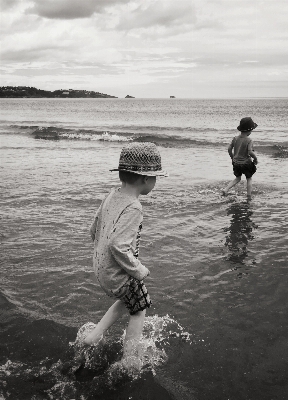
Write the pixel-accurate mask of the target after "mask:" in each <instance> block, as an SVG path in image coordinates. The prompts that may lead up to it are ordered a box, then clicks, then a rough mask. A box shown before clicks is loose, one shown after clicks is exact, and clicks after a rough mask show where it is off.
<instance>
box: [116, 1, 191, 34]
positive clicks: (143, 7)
mask: <svg viewBox="0 0 288 400" xmlns="http://www.w3.org/2000/svg"><path fill="white" fill-rule="evenodd" d="M195 22H196V13H195V9H194V7H193V5H192V4H191V2H186V1H183V0H178V1H177V2H174V1H172V2H171V1H157V2H155V1H145V2H143V3H142V2H141V4H140V5H139V6H137V7H136V8H135V9H134V10H131V11H130V12H129V13H128V12H127V13H123V14H122V15H121V16H120V18H119V23H118V25H117V26H116V29H119V30H130V29H140V28H151V27H155V26H158V27H166V28H170V27H173V26H175V25H178V26H179V25H180V26H181V25H183V24H188V25H193V24H194V23H195Z"/></svg>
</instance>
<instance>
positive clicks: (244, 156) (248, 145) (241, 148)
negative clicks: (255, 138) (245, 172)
mask: <svg viewBox="0 0 288 400" xmlns="http://www.w3.org/2000/svg"><path fill="white" fill-rule="evenodd" d="M232 145H233V147H234V156H233V162H235V163H236V164H245V163H247V162H249V161H251V158H250V156H249V151H250V150H253V142H252V140H251V139H250V138H249V137H248V136H247V135H239V136H235V137H234V139H233V140H232Z"/></svg>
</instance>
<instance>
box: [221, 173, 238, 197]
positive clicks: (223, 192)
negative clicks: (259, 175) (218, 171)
mask: <svg viewBox="0 0 288 400" xmlns="http://www.w3.org/2000/svg"><path fill="white" fill-rule="evenodd" d="M240 181H241V176H237V177H236V178H235V179H233V181H231V182H230V183H229V185H228V186H227V187H226V188H225V189H223V190H222V194H223V196H225V195H226V194H227V193H228V191H229V190H230V189H231V188H232V187H233V186H235V185H237V183H239V182H240Z"/></svg>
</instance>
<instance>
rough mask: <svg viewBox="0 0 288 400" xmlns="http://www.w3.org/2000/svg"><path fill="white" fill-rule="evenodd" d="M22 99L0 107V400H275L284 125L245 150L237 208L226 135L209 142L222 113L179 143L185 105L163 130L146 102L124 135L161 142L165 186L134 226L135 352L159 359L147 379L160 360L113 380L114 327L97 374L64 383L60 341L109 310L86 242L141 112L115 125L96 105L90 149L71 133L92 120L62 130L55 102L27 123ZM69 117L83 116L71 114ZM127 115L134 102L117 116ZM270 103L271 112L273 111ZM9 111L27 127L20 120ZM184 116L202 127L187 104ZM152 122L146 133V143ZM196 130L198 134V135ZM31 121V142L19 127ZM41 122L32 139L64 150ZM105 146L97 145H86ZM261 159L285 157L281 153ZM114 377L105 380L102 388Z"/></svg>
mask: <svg viewBox="0 0 288 400" xmlns="http://www.w3.org/2000/svg"><path fill="white" fill-rule="evenodd" d="M9 100H11V99H9ZM21 100H24V102H21V101H20V103H19V100H17V101H18V103H17V102H16V100H15V102H16V103H15V104H16V105H17V107H18V108H17V110H18V113H16V109H15V107H16V105H15V104H14V103H13V102H12V103H13V104H14V105H13V107H14V108H13V107H12V105H11V102H10V103H5V107H4V106H3V110H4V109H5V110H6V111H5V121H4V118H2V125H1V128H2V134H1V136H0V138H1V173H2V178H1V239H2V240H1V250H2V257H1V286H0V288H1V297H0V302H1V306H2V307H1V309H2V312H1V332H0V337H1V341H0V348H1V359H0V361H1V362H0V365H2V367H1V366H0V376H1V378H2V388H1V390H2V396H3V397H4V398H5V399H6V398H7V399H37V400H38V399H51V398H54V399H58V398H63V399H65V398H66V399H72V398H81V396H82V398H87V399H89V398H95V393H96V392H97V393H98V396H99V393H101V396H102V397H100V398H103V399H105V400H106V399H107V400H109V399H116V398H117V399H125V400H126V399H128V398H131V399H132V398H133V399H141V398H143V399H156V398H157V399H158V400H161V399H163V400H164V399H165V400H168V399H170V398H171V399H193V398H195V399H197V400H198V399H199V400H206V399H207V400H208V399H209V400H210V399H211V398H213V399H219V400H223V399H236V400H238V399H239V400H242V399H243V400H244V399H245V400H246V399H253V400H254V399H256V400H257V399H261V400H262V399H267V400H268V399H273V400H274V399H276V400H278V399H283V400H284V399H286V398H287V393H288V386H287V385H288V383H287V382H288V369H287V356H288V353H287V352H288V342H287V339H286V338H287V331H288V322H287V250H286V249H287V244H288V228H287V221H288V210H287V205H288V193H287V189H288V178H287V172H288V167H287V158H286V156H285V154H286V153H285V146H286V142H287V133H286V131H285V128H284V125H285V123H284V122H285V121H284V120H285V117H284V116H283V115H282V114H281V115H280V116H279V115H278V119H277V115H275V114H273V115H271V116H270V117H269V118H268V119H270V120H271V121H273V123H274V122H275V121H277V120H278V121H279V126H278V127H274V136H273V137H272V138H271V137H270V138H269V140H268V139H267V142H265V146H264V147H263V146H260V144H261V145H262V144H263V142H261V143H259V144H258V150H257V148H256V151H258V158H259V166H258V170H257V173H256V175H255V178H254V191H253V199H252V201H250V202H247V200H246V193H245V184H244V183H245V182H242V183H240V184H239V186H238V187H237V188H236V190H235V191H234V190H232V191H231V194H230V195H229V196H227V197H225V198H223V197H221V195H220V189H221V187H223V186H224V185H225V184H227V182H228V181H229V180H230V179H232V178H233V175H232V173H231V165H230V163H229V157H228V155H227V152H226V145H227V143H225V141H224V140H223V137H222V139H221V140H218V139H217V138H218V137H220V131H219V130H217V131H213V130H212V129H210V128H211V127H212V125H213V124H214V127H213V129H216V128H217V129H218V128H219V126H220V121H219V112H220V110H223V107H224V106H225V107H226V108H227V107H228V106H229V104H227V102H226V103H221V102H219V103H216V102H213V104H212V105H211V104H210V103H209V102H208V103H206V110H204V111H205V112H204V111H203V114H201V115H200V116H199V118H198V119H197V118H196V116H195V115H194V119H195V120H196V121H197V123H196V124H195V129H194V130H191V131H189V132H187V129H186V128H187V126H186V125H188V121H189V123H191V121H192V119H193V118H192V117H191V115H190V114H191V103H189V104H190V105H189V107H188V106H187V103H184V105H185V104H186V105H185V106H183V104H182V108H181V102H178V103H177V104H178V106H177V107H176V110H175V114H172V116H171V119H170V120H169V119H167V118H168V117H167V115H169V112H168V111H169V110H170V112H171V109H170V107H171V103H169V105H168V106H166V114H165V118H166V120H165V121H166V122H165V124H166V125H165V124H164V123H162V122H163V119H164V118H162V119H161V118H160V117H161V113H160V111H159V110H158V109H157V107H159V102H158V106H157V104H154V103H155V102H152V101H150V103H149V101H148V100H147V101H146V103H145V104H144V106H145V107H144V108H145V110H146V119H145V118H144V114H143V113H141V114H140V117H139V119H138V120H137V121H136V122H137V124H136V123H135V124H134V125H137V129H138V132H139V131H141V130H142V131H145V132H144V133H141V135H142V136H141V135H140V139H141V138H143V137H144V136H143V135H147V134H148V136H149V135H150V137H152V138H153V139H155V138H157V140H156V142H157V143H158V144H159V148H160V151H161V154H162V160H163V165H164V167H165V168H166V169H168V171H169V172H170V177H169V178H167V179H166V178H165V179H158V181H157V185H156V188H155V190H154V191H153V192H152V193H151V194H149V195H148V196H146V197H142V199H141V201H142V204H143V210H144V224H143V233H142V237H141V248H140V257H141V260H142V261H143V263H144V265H147V267H149V269H150V271H151V276H150V277H148V278H147V280H146V284H147V287H148V288H149V292H150V295H151V298H152V301H153V306H152V307H151V309H150V310H149V311H148V313H147V316H148V317H147V320H146V328H147V329H146V331H145V334H144V339H145V340H148V339H149V340H152V342H153V344H154V346H155V347H153V346H152V350H151V352H150V353H149V354H150V361H149V357H148V361H147V363H148V366H149V365H150V367H151V365H153V360H154V358H155V356H156V355H157V351H156V350H157V349H158V350H159V351H163V352H165V354H166V356H167V358H166V359H165V360H162V362H161V363H159V364H158V365H155V366H154V367H153V368H150V369H149V368H148V369H144V370H143V371H142V375H140V376H138V377H136V378H135V377H134V378H135V379H132V378H131V376H130V375H129V374H127V373H124V372H123V370H122V369H120V372H119V369H118V370H117V368H116V367H114V369H113V365H116V366H117V362H118V361H119V359H120V357H121V351H122V344H121V337H122V335H123V329H124V328H125V322H126V319H125V318H124V319H123V320H121V321H119V322H118V323H117V324H116V325H115V327H113V328H112V329H111V330H110V331H109V333H108V336H107V338H106V342H105V343H104V345H103V349H102V350H101V351H102V352H101V353H99V354H98V355H97V357H98V359H100V364H99V365H98V366H97V368H95V370H94V372H93V371H92V372H91V371H87V370H84V371H80V372H79V373H78V375H77V376H76V377H75V374H74V375H73V374H72V375H71V374H69V373H67V371H66V369H65V365H66V364H65V363H67V362H69V360H71V348H70V346H69V342H73V341H74V340H75V338H76V334H77V331H78V329H79V328H80V326H81V325H83V324H84V323H86V322H88V321H93V322H97V321H98V319H99V318H101V316H102V315H103V313H104V312H105V311H106V309H107V308H108V307H109V306H110V305H111V299H109V298H108V297H106V296H105V295H103V293H102V291H101V289H100V288H99V286H98V285H97V284H96V282H95V280H94V275H93V271H92V251H93V245H92V243H91V242H90V239H89V234H88V229H89V225H90V223H91V220H92V218H93V214H94V212H95V211H96V209H97V207H98V206H99V204H100V201H101V199H102V198H103V197H104V196H105V194H106V193H107V192H108V191H109V190H110V188H111V187H114V186H117V185H118V178H117V175H114V174H113V173H110V172H108V170H109V168H112V167H114V166H115V164H117V162H118V157H119V153H120V150H121V147H122V145H123V142H122V141H121V140H123V138H124V140H125V139H127V138H129V140H130V139H131V138H130V136H129V135H128V134H127V132H129V131H132V130H133V126H132V124H131V121H130V116H129V112H131V108H132V109H133V110H134V111H133V115H134V117H135V115H138V114H139V113H140V112H139V108H137V107H139V104H138V106H137V107H136V105H137V104H136V105H135V103H127V102H124V103H123V104H125V107H126V108H125V107H124V106H121V107H122V109H121V110H122V114H121V112H120V111H121V110H119V107H120V105H119V104H121V103H119V101H117V102H115V103H113V102H110V103H108V104H114V109H113V107H112V110H107V108H106V109H105V110H104V111H103V109H102V108H103V107H104V106H103V104H104V103H99V102H98V103H97V104H101V107H100V108H101V109H100V110H98V113H97V116H98V117H99V121H100V122H99V126H98V127H97V129H96V131H93V132H92V133H91V135H92V136H93V137H97V140H87V138H86V139H85V138H84V139H83V138H81V137H80V136H79V135H80V134H79V131H78V130H77V129H78V128H79V127H81V123H82V125H83V126H84V127H85V129H88V128H89V125H92V122H91V121H90V120H89V118H88V122H87V118H86V114H85V115H82V114H81V112H79V113H78V119H77V118H75V121H74V120H72V122H71V119H70V116H71V110H70V108H69V107H70V106H71V104H70V103H69V102H66V103H65V102H61V103H59V102H58V103H57V102H56V105H57V104H61V109H63V111H62V112H61V113H60V115H57V120H56V119H55V116H54V117H53V113H52V110H50V109H49V108H48V111H47V113H46V114H45V113H44V111H43V110H46V108H47V104H46V103H45V104H46V105H45V107H44V106H43V105H42V106H43V107H42V106H41V104H42V103H41V102H40V107H39V108H40V110H39V109H37V108H35V107H34V108H31V110H32V111H33V112H32V111H31V112H30V114H29V115H27V110H29V107H28V106H27V104H30V103H31V102H30V103H29V102H28V103H25V100H29V101H30V99H21ZM2 101H3V99H2V100H1V102H2ZM45 101H46V100H45ZM255 102H256V100H255V101H254V103H253V102H252V103H251V104H254V110H256V109H258V110H260V109H261V110H262V111H261V115H259V119H260V117H261V119H264V114H265V113H264V111H263V109H262V108H263V107H262V106H263V104H266V105H267V102H266V103H265V102H264V103H263V102H262V103H261V101H260V103H258V105H257V107H258V108H257V107H256V106H255V104H256V103H255ZM136 103H137V102H136ZM138 103H139V102H138ZM156 103H157V102H156ZM164 103H165V102H164ZM268 103H269V102H268ZM2 104H3V103H2ZM7 104H8V105H7ZM19 104H20V105H19ZM49 104H50V103H49ZM51 104H52V103H51ZM79 104H80V106H79V109H80V110H81V105H83V102H81V101H80V103H79ZM89 104H90V103H89ZM93 104H94V103H93ZM127 104H132V105H131V106H129V107H130V108H129V110H127ZM133 104H134V105H133ZM179 104H180V105H179ZM201 104H202V103H201ZM204 104H205V103H204ZM237 104H238V106H239V104H241V103H239V102H238V103H237V102H234V103H232V104H230V106H231V107H230V108H228V111H227V115H229V116H232V114H234V115H235V114H237V115H238V112H239V113H240V109H237ZM251 104H250V106H251ZM268 105H269V107H271V103H269V104H268ZM54 106H55V103H54ZM164 106H165V104H164V105H163V104H162V105H161V107H162V109H163V107H164ZM202 106H203V105H202ZM248 106H249V104H246V105H245V107H247V108H248ZM9 107H10V108H9ZM30 107H31V104H30ZM41 107H42V108H41ZM91 107H92V106H91ZM93 107H94V106H93ZM105 107H107V103H106V106H105ZM105 107H104V108H105ZM155 107H156V111H157V110H158V112H157V113H156V111H155ZM167 107H168V108H167ZM217 107H218V108H217ZM115 108H116V109H117V110H118V111H117V112H116V117H117V118H116V117H115V120H114V119H113V115H114V114H115V113H114V114H113V112H112V111H113V110H114V111H115ZM164 108H165V107H164ZM7 109H9V110H10V111H9V112H7ZM21 109H23V110H24V111H25V112H26V114H25V113H24V111H23V114H21V112H20V111H19V110H21ZM72 109H73V108H72ZM187 109H189V113H190V114H189V115H188V114H187ZM196 109H197V112H198V113H199V109H201V107H200V108H199V104H198V105H197V107H196ZM275 109H276V110H278V111H277V112H278V113H279V109H280V110H283V106H281V107H280V105H279V102H277V107H276V108H275ZM49 110H50V111H49ZM65 110H66V113H67V115H68V116H67V117H66V120H65ZM69 110H70V111H69ZM125 110H126V111H125ZM153 110H154V112H153V113H152V111H153ZM167 110H168V111H167ZM241 111H242V109H241ZM125 112H126V114H125ZM275 112H276V111H275ZM151 113H152V114H153V115H152V116H151ZM72 114H73V113H72ZM79 115H80V117H79ZM89 115H90V117H91V114H89ZM155 115H156V117H155ZM181 115H182V117H183V119H182V118H181ZM23 116H24V117H25V118H24V117H23ZM213 116H214V117H213ZM52 117H53V119H52ZM126 117H127V121H128V122H127V123H126V125H125V118H126ZM152 117H153V118H154V117H155V121H156V122H155V123H154V128H153V129H152V128H149V129H150V130H149V129H148V128H147V126H151V120H152V119H153V118H152ZM9 118H10V119H9ZM12 118H14V119H15V121H14V122H13V121H12ZM33 118H34V119H33ZM85 118H86V119H85ZM105 118H106V124H107V125H108V127H110V130H109V132H110V133H109V134H108V135H109V136H110V137H111V136H112V135H114V134H116V135H117V138H116V137H114V138H112V140H107V138H106V136H104V138H103V137H102V135H106V134H105V131H102V132H101V129H100V125H101V124H102V125H104V122H105ZM121 118H122V119H121ZM135 118H136V117H135ZM229 118H230V117H229ZM160 119H161V120H160ZM234 119H235V118H234ZM213 120H215V122H214V123H213ZM255 120H256V116H255ZM41 121H42V122H41ZM55 121H56V122H55ZM57 121H58V122H57ZM59 121H60V122H59ZM175 121H176V122H177V123H176V122H175ZM179 121H182V126H180V127H179V125H180V124H179ZM183 121H184V122H183ZM185 121H186V122H185ZM205 121H207V125H208V128H209V129H208V128H207V132H208V133H207V134H206V137H205V134H204V136H203V132H204V131H203V129H206V128H205ZM256 121H257V123H258V119H257V120H256ZM27 122H29V128H27V127H26V128H25V127H24V126H26V125H25V124H26V123H27ZM40 122H41V124H42V126H50V125H53V126H54V128H53V130H55V129H56V130H57V129H58V131H57V132H58V133H57V135H59V132H60V138H58V139H57V140H44V139H35V131H37V132H39V129H40V128H39V127H40ZM237 122H238V117H237ZM15 124H16V127H15ZM71 124H72V125H73V135H75V134H76V135H78V136H77V139H75V137H74V138H68V139H67V137H66V138H64V137H63V138H62V137H61V135H62V133H63V132H64V131H63V129H67V128H69V129H71ZM157 124H158V131H157V133H155V126H156V125H157ZM225 124H227V121H225ZM12 125H13V126H12ZM75 125H77V129H76V128H75ZM120 125H121V126H122V128H121V129H119V126H120ZM271 125H272V124H271ZM32 126H33V127H32ZM165 126H166V127H165ZM175 126H176V127H177V128H175ZM215 126H216V128H215ZM266 126H267V125H266ZM286 126H287V125H286ZM31 127H32V128H31ZM161 127H162V128H163V129H162V128H161ZM167 127H168V128H169V127H170V128H171V127H173V135H172V134H171V132H170V133H169V135H170V136H169V138H168V139H169V140H168V141H167V138H166V139H165V141H163V132H162V130H164V128H165V132H164V133H165V135H167V129H166V128H167ZM268 127H269V129H272V128H271V126H268ZM90 128H91V126H90ZM90 128H89V129H90ZM106 128H107V126H106ZM116 128H117V129H116ZM180 128H181V129H180ZM184 128H185V129H186V131H185V135H186V136H189V135H190V136H189V145H187V141H181V143H179V141H177V140H176V141H175V140H174V139H173V138H172V137H171V135H172V136H174V135H176V136H177V134H178V136H177V137H181V138H183V135H184V133H183V129H184ZM196 128H197V129H198V130H197V129H196ZM225 129H227V131H225V134H224V138H228V135H230V136H231V135H232V137H233V133H231V130H229V127H228V124H227V125H226V126H225ZM115 131H117V132H116V133H115ZM33 132H34V133H33ZM124 132H126V133H125V135H124ZM177 132H178V133H177ZM213 132H214V133H213ZM277 132H278V134H277ZM279 132H280V133H279ZM213 134H214V136H213ZM235 134H236V133H235ZM266 134H267V132H266ZM121 135H124V136H121ZM151 135H152V136H151ZM253 135H254V136H256V131H255V132H253ZM259 135H264V134H262V133H259ZM101 137H102V139H103V140H98V139H99V138H101ZM203 137H205V140H204V141H203ZM261 137H262V136H261ZM137 138H139V137H138V136H137ZM211 138H212V139H213V140H212V139H211ZM116 139H117V140H116ZM133 139H134V137H133ZM137 140H138V139H137ZM225 140H226V139H225ZM285 140H286V141H285ZM273 146H278V147H279V146H282V151H281V154H280V155H279V154H278V153H277V151H278V150H277V148H276V147H273ZM283 148H284V150H283ZM273 149H274V150H273ZM277 154H278V156H277ZM165 318H166V319H165ZM163 321H166V322H167V321H168V322H169V323H168V322H167V324H166V325H165V323H163ZM156 327H158V328H157V329H156ZM155 332H160V333H159V334H160V336H159V335H158V336H157V335H156V336H157V337H156V336H155V335H154V333H155ZM159 337H161V339H159ZM145 343H146V342H145ZM150 343H151V342H150ZM153 349H154V350H153ZM153 357H154V358H153ZM115 363H116V364H115ZM63 365H64V367H63ZM111 370H112V371H114V372H112V375H111V373H110V375H109V371H110V372H111ZM87 381H88V382H89V385H87ZM88 389H89V390H88ZM90 389H91V390H90ZM93 396H94V397H93ZM103 396H104V397H103ZM141 396H142V397H141Z"/></svg>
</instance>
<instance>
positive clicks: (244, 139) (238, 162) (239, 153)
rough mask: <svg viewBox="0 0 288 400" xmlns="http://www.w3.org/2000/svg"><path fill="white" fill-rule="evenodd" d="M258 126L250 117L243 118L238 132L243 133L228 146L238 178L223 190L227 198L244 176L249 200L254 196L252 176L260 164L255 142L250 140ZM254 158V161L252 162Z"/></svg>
mask: <svg viewBox="0 0 288 400" xmlns="http://www.w3.org/2000/svg"><path fill="white" fill-rule="evenodd" d="M257 126H258V125H257V124H255V122H253V121H252V119H251V118H250V117H245V118H242V119H241V121H240V125H239V126H238V128H237V129H238V131H240V132H241V134H240V135H239V136H235V137H234V138H233V140H232V142H231V143H230V145H229V146H228V153H229V156H230V157H231V159H232V165H233V172H234V175H235V176H236V178H235V179H234V180H233V181H231V182H230V183H229V185H228V186H227V187H226V188H225V189H224V190H222V195H223V196H226V194H227V193H228V191H229V190H230V189H231V188H232V187H233V186H235V185H237V183H239V182H240V181H241V175H242V174H244V175H245V176H246V180H247V198H248V199H251V194H252V175H253V174H255V172H256V165H257V163H258V160H257V157H256V155H255V153H254V149H253V142H252V140H251V139H250V138H249V136H250V135H251V132H252V130H253V129H255V128H256V127H257ZM251 157H252V158H253V161H252V160H251Z"/></svg>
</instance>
